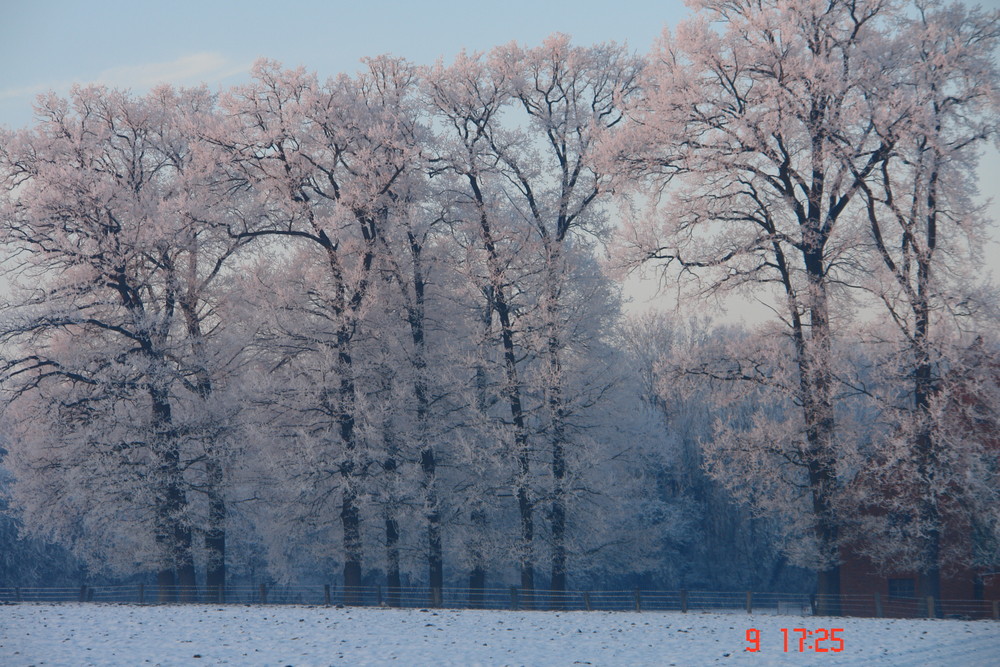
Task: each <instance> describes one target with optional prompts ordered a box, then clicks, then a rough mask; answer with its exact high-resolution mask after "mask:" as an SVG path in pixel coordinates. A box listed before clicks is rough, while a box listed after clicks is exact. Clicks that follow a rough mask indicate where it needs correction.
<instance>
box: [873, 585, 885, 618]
mask: <svg viewBox="0 0 1000 667" xmlns="http://www.w3.org/2000/svg"><path fill="white" fill-rule="evenodd" d="M883 616H884V614H883V613H882V594H881V593H879V592H878V591H875V618H882V617H883Z"/></svg>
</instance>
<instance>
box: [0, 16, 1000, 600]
mask: <svg viewBox="0 0 1000 667" xmlns="http://www.w3.org/2000/svg"><path fill="white" fill-rule="evenodd" d="M695 9H696V11H695V15H694V16H693V17H692V18H691V19H690V20H688V21H685V22H684V23H682V24H681V25H679V26H678V27H677V29H676V30H675V31H673V32H671V31H665V32H664V35H663V38H662V39H661V40H660V42H658V43H657V45H655V47H654V48H653V50H652V51H651V53H650V54H649V55H648V56H647V57H639V56H636V55H634V54H633V53H631V52H630V51H628V49H626V48H625V47H622V46H618V45H614V44H602V45H595V46H577V45H573V44H572V43H571V42H570V40H569V38H568V37H566V36H563V35H554V36H552V37H550V38H549V39H548V40H546V41H545V42H544V43H543V44H542V45H540V46H537V47H523V46H520V45H517V44H509V45H505V46H502V47H498V48H496V49H493V50H492V51H490V52H488V53H484V54H465V53H463V54H461V55H459V56H458V57H457V58H455V60H454V61H453V62H451V63H450V64H445V63H439V64H437V65H435V66H432V67H420V66H416V65H414V64H412V63H409V62H407V61H405V60H402V59H399V58H394V57H391V56H380V57H376V58H371V59H367V60H366V61H364V68H363V69H362V71H361V72H360V73H358V74H355V75H347V74H342V75H339V76H337V77H333V78H331V79H329V80H327V81H320V80H319V78H318V77H317V76H316V75H315V74H312V73H310V72H307V71H306V70H305V69H302V68H300V69H296V70H289V69H284V68H283V67H282V66H281V65H279V64H277V63H274V62H270V61H259V62H258V63H257V64H256V65H255V66H254V69H253V71H252V78H251V81H250V82H249V83H248V84H246V85H242V86H236V87H233V88H231V89H228V90H225V91H222V92H220V93H218V94H213V93H210V92H208V91H207V90H206V89H204V88H199V89H180V90H178V89H173V88H170V87H160V88H157V89H155V90H153V91H152V92H150V93H149V94H147V95H141V96H139V95H133V94H131V93H129V92H127V91H121V90H109V89H106V88H103V87H96V86H90V87H77V88H74V89H73V91H72V92H71V94H70V95H69V97H68V98H62V97H59V96H57V95H54V94H52V95H46V96H42V97H41V98H39V102H38V105H37V108H36V122H35V124H34V126H32V127H31V128H28V129H25V130H20V131H6V130H5V131H4V132H3V135H2V136H0V176H2V179H3V183H4V187H3V195H2V209H0V210H2V218H0V220H2V230H3V231H2V238H3V247H4V253H5V254H4V275H5V277H6V279H7V280H8V281H9V283H10V289H9V292H10V297H9V298H8V299H7V300H6V302H5V303H4V305H3V308H2V320H0V336H2V338H0V343H2V346H3V347H2V365H0V380H2V388H3V392H4V406H5V407H4V412H3V416H4V420H5V431H6V438H5V439H6V445H5V448H6V449H7V450H8V454H7V456H6V458H5V460H4V465H5V466H6V467H7V468H8V469H10V470H11V472H12V474H13V477H14V481H13V482H12V484H11V487H10V494H11V498H12V500H13V502H14V504H15V505H16V507H17V508H18V510H19V511H20V516H21V517H22V519H21V520H22V521H23V527H24V529H25V530H26V531H27V533H29V534H35V535H40V536H44V537H46V538H47V539H50V540H53V541H56V542H59V543H62V544H65V545H69V546H71V547H72V549H73V550H74V552H75V553H76V554H78V555H79V556H80V557H82V558H84V559H85V560H86V561H88V562H89V563H91V564H92V566H95V567H100V568H104V569H106V570H108V571H110V572H114V573H117V574H119V575H127V574H131V573H136V572H148V571H155V572H157V580H158V582H159V583H160V584H161V585H162V586H164V587H165V588H166V587H170V586H174V585H178V586H180V587H181V589H182V590H187V591H193V590H194V589H195V584H196V581H197V576H196V565H200V566H201V567H203V568H204V569H205V574H204V582H205V584H206V585H208V586H210V587H215V586H219V585H223V584H224V583H225V581H226V578H227V573H226V570H227V567H229V568H233V567H235V568H236V569H237V570H240V571H248V570H254V568H260V569H261V570H266V571H267V572H269V573H271V574H272V576H276V577H279V578H280V577H291V576H295V575H296V573H301V571H302V568H303V567H306V566H309V567H318V568H321V569H326V570H327V571H329V570H332V569H333V568H338V569H339V570H340V571H341V572H342V577H343V584H344V586H345V591H347V592H348V596H350V595H360V587H361V586H362V584H363V583H364V581H365V579H366V577H369V576H371V573H373V572H376V571H377V572H378V573H379V575H378V576H384V577H385V580H386V583H387V586H388V595H389V601H390V603H391V602H392V599H393V595H394V592H396V594H397V595H398V591H399V589H400V587H401V586H402V582H403V581H404V579H406V578H407V577H410V576H413V577H416V578H417V579H419V580H421V581H425V582H427V583H428V584H429V585H430V587H431V589H432V590H436V591H440V589H441V587H442V586H443V585H444V583H445V581H446V578H450V580H452V581H454V580H457V577H458V576H459V574H458V573H462V574H461V576H462V577H467V581H468V586H469V588H470V590H472V591H477V590H478V591H482V589H483V588H484V587H485V585H486V577H487V574H488V573H489V572H493V573H495V574H496V573H502V572H508V571H512V572H516V576H517V577H519V583H520V585H521V587H522V590H523V591H524V593H523V595H525V596H527V598H526V599H527V600H529V601H530V596H531V592H532V591H534V590H535V589H536V588H538V587H539V586H543V587H547V588H548V589H550V590H553V591H556V592H560V591H565V590H566V589H567V578H568V576H569V574H570V572H571V568H572V572H574V573H575V576H578V577H580V578H581V579H582V578H584V577H592V578H600V577H607V576H608V575H609V573H612V574H614V573H641V572H649V571H654V570H657V568H660V569H661V570H662V569H663V568H664V567H665V564H664V561H667V560H671V559H677V558H678V554H679V553H680V552H685V551H688V552H690V551H691V550H693V549H697V548H698V544H700V545H701V546H702V547H703V546H704V545H705V544H706V543H707V542H706V540H705V539H703V538H704V537H705V536H706V535H708V534H711V533H712V529H708V528H704V527H702V528H698V527H696V525H695V524H697V523H698V521H699V520H704V521H723V520H727V519H732V518H733V517H738V518H739V521H738V523H739V525H740V526H741V527H740V528H736V529H732V530H730V531H729V533H728V534H730V535H734V534H739V533H740V531H741V530H745V529H746V527H747V526H754V525H757V524H756V523H755V522H759V521H761V520H764V521H765V522H766V523H765V524H764V525H765V529H764V533H765V537H763V538H756V541H754V540H751V542H754V543H753V544H751V545H750V547H749V551H751V552H752V551H753V550H754V549H758V548H761V547H762V546H763V548H765V550H766V549H771V552H770V553H771V555H772V556H773V558H774V561H773V562H774V564H775V567H776V568H780V564H782V563H784V562H788V563H791V564H793V565H797V566H800V567H804V568H807V569H809V570H812V571H814V572H817V573H818V580H817V590H818V592H820V593H822V594H830V595H832V596H834V597H835V595H836V593H837V592H838V591H839V571H838V560H839V558H840V551H839V550H840V549H841V548H842V546H843V545H844V544H847V543H854V542H857V541H858V540H859V539H860V538H861V537H862V536H864V537H865V539H864V540H862V542H861V545H862V546H861V547H859V548H862V549H864V550H866V553H869V554H870V555H871V556H872V557H873V558H875V559H876V560H877V561H879V562H882V563H886V564H892V565H893V566H904V565H905V566H907V567H912V568H913V569H916V570H917V571H919V572H921V573H922V577H923V578H924V580H925V582H926V584H927V591H928V593H927V594H930V595H933V594H935V588H934V587H935V586H938V587H939V581H940V564H941V563H942V562H943V560H944V558H943V556H944V552H945V551H947V550H948V549H949V548H951V545H949V544H947V543H945V542H944V541H942V538H941V535H942V532H943V531H944V530H945V527H946V526H948V525H952V524H954V523H955V522H956V521H957V522H959V523H962V524H963V525H966V524H967V525H968V526H969V527H970V529H972V528H974V529H975V533H976V535H978V536H979V537H978V538H977V540H978V541H977V545H979V551H976V550H974V549H973V550H972V551H969V550H965V551H963V552H962V554H959V555H955V556H954V557H953V558H951V560H949V561H948V562H954V561H955V559H956V558H957V559H959V560H961V559H965V560H966V561H969V562H971V561H974V560H975V559H977V558H978V559H980V560H982V559H983V558H987V559H988V558H994V559H995V555H996V552H995V550H992V551H991V548H990V547H989V545H991V544H995V543H996V537H997V535H998V534H1000V515H998V513H997V507H998V506H1000V505H998V503H997V502H996V500H997V495H998V491H1000V486H998V484H997V481H998V480H997V473H998V467H997V447H996V446H995V439H994V438H993V437H992V431H993V424H994V410H995V406H996V401H995V396H994V392H995V391H996V384H997V383H996V366H995V364H994V363H993V361H992V359H993V358H994V356H995V355H994V352H993V351H994V349H995V343H994V341H993V340H992V338H991V335H990V334H991V329H990V325H991V324H992V323H993V322H994V321H995V314H994V312H993V310H992V308H993V306H994V302H993V300H992V293H991V290H990V288H989V286H988V285H987V284H985V283H984V282H983V281H982V280H981V279H980V276H979V275H978V272H979V271H980V269H979V267H980V266H981V259H982V258H981V256H980V254H979V249H980V247H981V244H982V242H983V239H984V238H985V236H984V235H985V233H986V230H987V228H988V223H989V221H987V220H986V219H985V216H984V212H983V210H982V209H979V208H977V207H976V205H975V194H976V193H975V173H976V172H975V169H976V164H977V157H978V151H979V150H981V147H982V146H984V145H986V142H988V141H991V140H995V139H996V137H997V120H998V117H997V116H998V101H1000V93H998V90H1000V86H998V85H997V83H998V77H997V70H996V63H995V56H994V53H995V47H996V44H997V39H998V25H1000V23H998V18H997V15H996V13H993V14H986V13H984V12H982V11H980V10H968V9H966V8H964V7H962V6H960V5H954V6H945V5H940V4H937V3H932V2H918V3H916V4H914V5H913V6H912V7H906V8H897V7H895V6H889V5H887V4H886V3H884V2H880V1H877V0H854V1H848V0H828V1H826V2H815V1H813V0H798V1H796V2H790V3H789V2H770V1H765V2H759V1H756V0H755V1H753V2H750V1H743V0H739V1H736V2H725V3H719V2H713V1H708V0H706V1H705V2H700V3H696V8H695ZM636 267H647V268H650V269H652V270H655V271H657V272H660V275H661V279H662V280H664V281H671V282H674V283H675V284H676V285H677V289H678V294H679V296H680V299H679V301H678V307H677V309H676V311H675V315H674V317H672V318H663V317H659V318H658V317H649V318H645V319H642V318H640V319H636V318H631V319H629V318H623V317H622V314H621V303H622V295H621V283H620V280H619V278H620V277H621V273H622V272H623V271H625V270H628V269H632V268H636ZM730 293H735V294H736V295H740V296H743V297H744V298H748V299H760V300H763V301H764V302H765V303H766V304H767V307H769V308H771V309H772V311H773V312H774V318H773V322H772V323H771V324H767V325H762V326H760V327H757V328H754V329H750V330H746V329H737V328H725V327H722V328H714V329H713V328H712V327H711V326H709V325H706V324H704V323H698V322H696V321H695V322H691V323H688V322H687V320H688V319H689V318H690V317H691V315H692V314H693V313H694V312H697V311H696V309H704V308H705V307H708V308H711V307H713V304H715V303H717V302H716V299H717V298H718V297H719V296H720V295H724V294H730ZM723 489H724V490H725V492H724V493H723ZM734 503H742V504H741V505H737V504H734ZM695 506H698V507H700V510H698V509H695ZM749 513H753V514H754V515H755V516H759V517H762V519H754V518H750V517H749V516H748V514H749ZM715 532H716V533H718V532H719V531H717V530H716V531H715ZM722 532H725V531H722ZM698 536H700V538H699V537H698ZM772 542H773V544H772ZM984 545H985V546H984ZM774 548H780V552H775V551H774ZM729 549H730V550H731V552H737V551H739V550H740V547H737V546H735V545H732V544H731V545H730V546H729ZM966 552H968V553H966ZM973 552H975V553H973ZM779 553H780V555H779ZM709 555H710V556H711V555H715V556H717V557H718V553H716V554H709ZM667 569H669V567H667ZM936 582H937V583H936ZM937 597H940V596H939V595H938V596H937ZM348 599H349V600H350V597H349V598H348ZM827 611H833V612H835V611H836V609H835V608H833V609H829V610H827Z"/></svg>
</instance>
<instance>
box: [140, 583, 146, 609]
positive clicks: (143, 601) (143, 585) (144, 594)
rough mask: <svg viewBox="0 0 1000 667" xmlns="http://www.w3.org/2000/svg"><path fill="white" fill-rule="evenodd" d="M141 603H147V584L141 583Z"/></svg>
mask: <svg viewBox="0 0 1000 667" xmlns="http://www.w3.org/2000/svg"><path fill="white" fill-rule="evenodd" d="M139 604H146V584H139Z"/></svg>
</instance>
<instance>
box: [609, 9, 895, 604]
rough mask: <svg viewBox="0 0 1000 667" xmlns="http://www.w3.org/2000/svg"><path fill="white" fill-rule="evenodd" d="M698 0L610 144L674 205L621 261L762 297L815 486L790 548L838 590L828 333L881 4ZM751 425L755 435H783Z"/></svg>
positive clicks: (847, 257)
mask: <svg viewBox="0 0 1000 667" xmlns="http://www.w3.org/2000/svg"><path fill="white" fill-rule="evenodd" d="M695 6H696V9H697V10H698V13H697V15H696V16H695V18H693V19H690V20H688V21H685V22H682V23H681V24H680V25H679V26H678V27H677V29H676V31H674V32H670V31H665V32H664V36H663V39H662V40H661V41H660V43H659V44H658V45H657V47H656V48H655V49H654V51H653V53H652V54H651V55H650V63H649V66H648V76H647V79H646V81H645V93H644V96H643V98H642V99H641V101H640V102H638V103H637V104H635V105H634V112H633V118H634V120H635V123H633V124H632V125H631V130H630V131H624V132H622V133H621V136H620V137H619V140H618V143H617V144H616V146H615V147H614V149H613V150H614V152H615V153H616V154H617V157H618V159H619V164H620V165H622V166H623V167H624V171H625V173H626V174H627V175H628V176H634V175H639V174H642V175H644V176H645V177H646V178H647V180H646V183H649V184H650V185H651V188H650V190H649V196H650V197H651V198H652V199H653V200H654V203H655V201H656V200H658V199H659V198H661V197H662V198H664V199H665V201H667V202H668V203H669V206H667V207H664V208H660V209H658V212H657V213H656V214H654V215H653V216H652V217H646V218H643V219H642V222H641V223H640V224H628V225H626V226H625V228H624V229H623V234H622V235H621V244H622V247H623V249H624V256H625V257H626V260H627V261H631V262H644V261H655V262H659V263H660V264H661V265H663V266H664V267H671V268H673V267H678V268H679V270H680V275H681V277H682V278H690V279H691V282H692V283H693V286H694V287H695V290H696V291H697V292H700V293H702V294H713V293H718V292H720V291H724V290H740V291H742V293H744V294H760V293H761V292H762V291H763V293H765V294H767V295H768V296H771V295H772V294H773V296H774V298H775V300H776V305H775V307H774V308H775V314H776V316H777V318H779V321H780V322H782V323H783V325H784V334H785V335H786V336H787V337H788V340H789V342H790V346H789V348H788V353H789V354H790V355H791V358H792V360H793V363H794V366H795V368H794V369H793V373H794V381H793V382H792V383H791V384H790V385H789V384H787V383H785V386H786V387H787V390H788V391H789V393H787V394H785V397H784V398H783V399H782V400H787V401H789V405H790V406H794V409H796V410H798V411H799V412H798V415H797V416H796V418H795V420H794V422H792V421H788V422H785V425H786V426H787V427H789V428H791V430H789V431H787V432H785V433H784V434H783V435H781V439H789V440H790V441H793V442H801V443H802V444H801V447H798V446H796V447H797V449H798V450H799V451H800V453H801V456H802V457H803V463H804V468H803V471H802V473H803V475H802V479H801V480H797V481H795V482H794V483H795V484H803V485H805V486H806V487H807V488H808V489H809V493H810V495H811V501H810V507H809V508H808V509H806V510H803V509H802V508H798V507H796V508H794V509H793V508H791V507H789V508H788V509H790V510H792V511H793V512H794V513H796V514H797V513H800V512H802V511H806V512H808V516H809V517H810V519H809V524H810V526H809V532H810V533H811V535H812V539H813V544H814V548H813V549H811V550H808V552H803V553H801V554H800V556H801V558H800V559H799V560H800V563H801V564H804V565H809V566H810V567H812V568H814V569H815V570H816V571H817V572H818V573H819V586H818V590H819V593H820V594H823V595H834V596H835V595H836V594H837V592H838V590H839V571H838V566H837V545H838V542H839V539H840V535H839V532H840V517H839V516H838V511H837V507H836V498H837V496H838V493H839V489H840V488H841V487H842V485H843V480H842V479H841V478H840V477H839V473H838V464H839V459H840V454H839V452H838V447H839V444H838V438H837V433H836V426H835V425H836V417H835V412H834V396H835V391H836V387H835V381H834V375H833V374H834V359H833V346H834V339H833V336H834V333H835V326H836V322H837V316H838V310H837V307H838V304H839V303H840V302H839V301H838V300H837V297H838V292H839V291H840V284H841V283H842V282H843V281H844V280H848V279H849V278H848V276H849V272H848V270H849V269H850V268H851V267H852V266H853V265H854V262H855V261H856V250H857V248H858V245H859V240H858V235H857V229H856V225H854V224H852V215H854V212H855V211H856V209H857V207H858V199H859V198H858V193H859V190H860V187H861V184H862V183H863V182H864V181H865V179H867V178H869V177H870V176H871V175H872V173H873V171H874V170H875V169H876V168H877V167H878V165H879V164H880V163H881V161H882V160H883V159H884V157H885V155H886V152H887V147H886V146H885V145H884V141H883V139H882V137H880V136H879V135H878V133H877V132H876V131H875V129H874V127H873V124H872V122H871V119H870V117H868V116H867V115H866V111H867V109H868V107H867V106H866V100H865V97H864V94H863V91H864V90H865V88H866V86H867V84H868V83H869V82H870V81H871V80H872V79H874V78H876V77H878V76H879V68H878V66H877V62H878V60H877V56H878V52H879V48H880V47H881V44H882V41H883V32H884V30H885V29H886V28H885V21H886V16H885V15H886V13H887V7H886V5H885V4H884V3H881V2H876V1H872V2H868V1H860V2H858V1H843V2H842V1H840V0H833V1H831V2H822V3H819V2H813V1H811V0H801V1H796V2H742V1H739V2H713V1H711V0H706V1H704V2H698V3H695ZM773 288H776V290H773ZM751 370H752V366H751ZM742 375H743V373H742V372H737V373H736V374H735V375H734V376H733V377H734V380H739V379H740V378H741V377H742ZM790 377H791V376H790ZM774 423H775V424H776V423H777V422H774ZM724 430H727V429H724ZM746 433H747V434H749V433H751V431H747V432H746ZM730 434H731V435H734V434H735V433H734V432H732V431H731V430H730ZM759 434H760V435H762V436H765V435H766V440H762V441H760V443H759V446H760V447H765V446H769V442H768V441H771V442H774V441H775V440H774V438H778V435H779V434H775V433H770V432H765V431H763V430H762V431H759ZM720 435H724V434H720ZM748 445H749V443H748ZM747 451H748V452H749V451H753V447H749V449H748V450H747ZM830 599H835V598H830ZM829 610H830V611H835V609H834V608H831V609H829Z"/></svg>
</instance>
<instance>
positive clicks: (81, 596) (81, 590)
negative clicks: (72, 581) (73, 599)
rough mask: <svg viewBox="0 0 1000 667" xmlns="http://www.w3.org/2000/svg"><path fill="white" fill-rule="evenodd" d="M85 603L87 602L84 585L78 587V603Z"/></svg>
mask: <svg viewBox="0 0 1000 667" xmlns="http://www.w3.org/2000/svg"><path fill="white" fill-rule="evenodd" d="M86 601H87V586H86V584H84V585H83V586H80V602H86Z"/></svg>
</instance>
